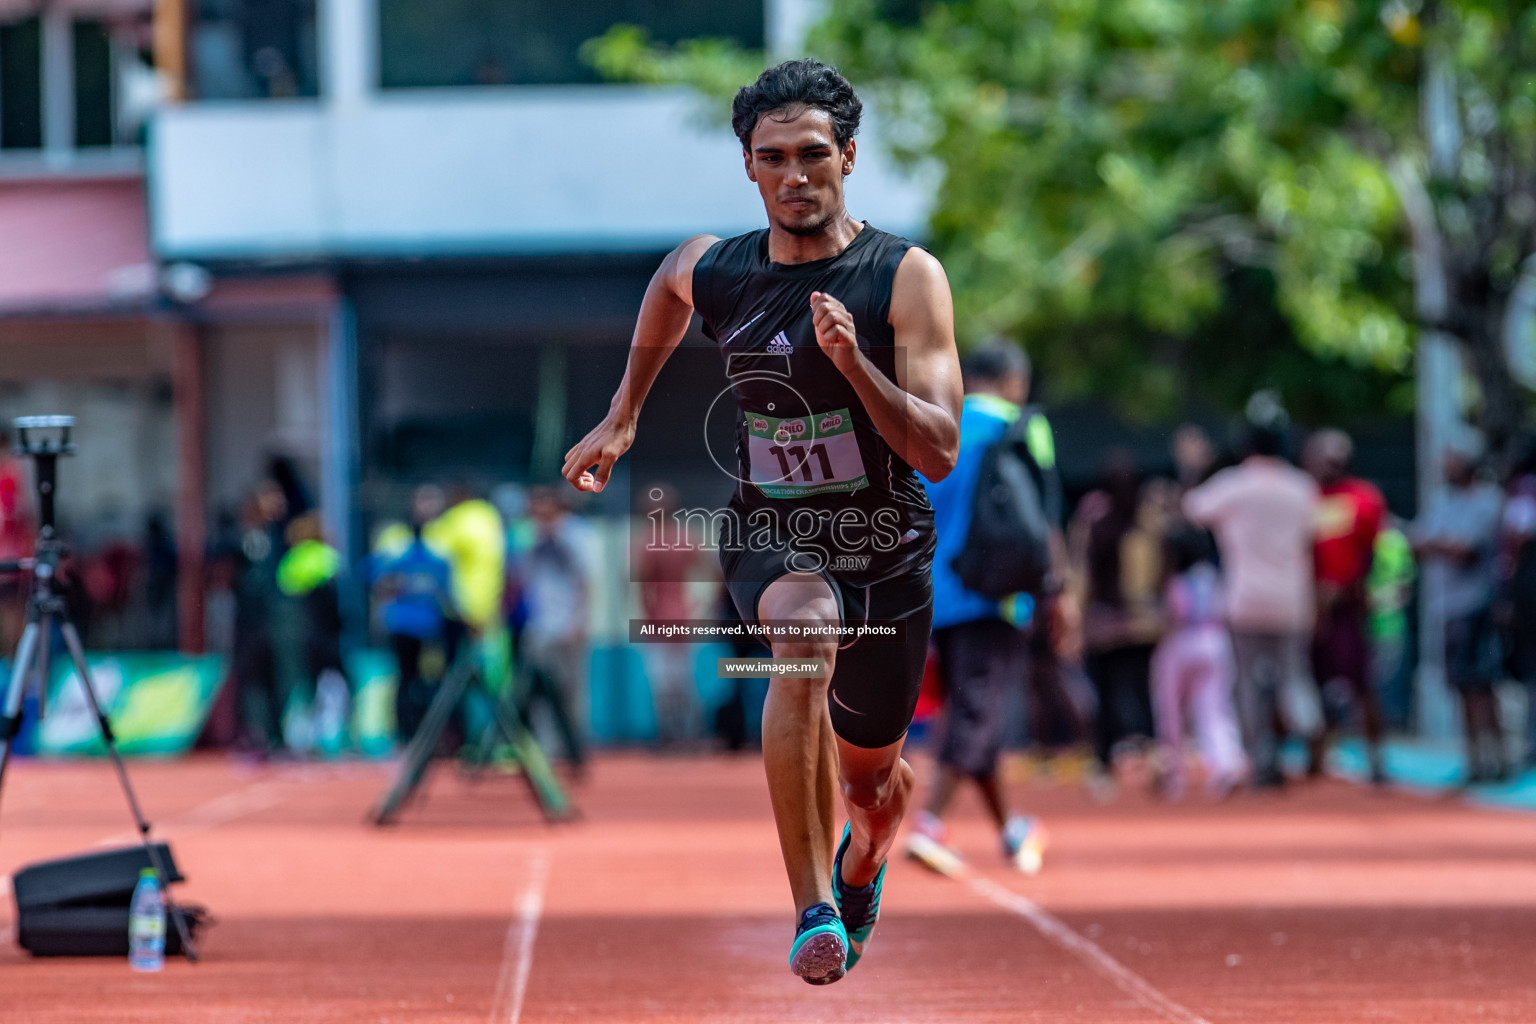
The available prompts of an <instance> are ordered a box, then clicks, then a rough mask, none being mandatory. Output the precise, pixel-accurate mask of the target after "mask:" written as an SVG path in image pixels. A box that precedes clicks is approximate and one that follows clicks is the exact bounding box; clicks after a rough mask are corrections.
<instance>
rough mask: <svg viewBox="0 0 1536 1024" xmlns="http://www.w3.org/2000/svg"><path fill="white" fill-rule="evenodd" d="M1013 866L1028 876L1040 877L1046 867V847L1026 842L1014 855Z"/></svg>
mask: <svg viewBox="0 0 1536 1024" xmlns="http://www.w3.org/2000/svg"><path fill="white" fill-rule="evenodd" d="M1013 866H1014V867H1015V868H1017V869H1018V870H1019V871H1022V872H1023V873H1024V874H1026V875H1038V874H1039V873H1040V869H1041V868H1042V867H1044V866H1045V847H1044V846H1043V845H1042V844H1040V843H1031V842H1026V843H1025V844H1024V845H1023V846H1021V847H1020V848H1019V852H1018V853H1016V854H1014V855H1013Z"/></svg>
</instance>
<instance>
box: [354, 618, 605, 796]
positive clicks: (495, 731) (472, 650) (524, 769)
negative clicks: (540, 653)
mask: <svg viewBox="0 0 1536 1024" xmlns="http://www.w3.org/2000/svg"><path fill="white" fill-rule="evenodd" d="M476 647H477V644H476V642H475V641H473V640H466V641H465V642H464V643H462V644H460V645H459V652H458V657H457V658H455V659H454V662H453V665H452V667H451V668H450V669H449V671H448V674H447V675H446V676H444V678H443V681H442V682H440V683H438V685H437V693H436V695H434V696H433V698H432V703H431V704H430V705H429V706H428V708H427V713H426V715H425V716H424V717H423V718H422V720H421V724H420V725H419V726H417V728H416V734H415V735H414V736H412V737H411V742H410V743H409V744H407V745H406V748H405V751H404V753H403V754H402V755H401V758H400V768H399V771H398V772H397V773H396V776H395V778H394V779H393V780H392V781H391V783H390V785H389V788H388V789H386V790H385V791H384V795H383V796H381V797H380V798H379V801H378V803H377V804H376V805H374V808H373V810H372V811H371V812H369V820H371V821H372V822H373V823H374V824H375V825H387V824H389V823H390V822H391V821H393V820H394V819H395V816H396V815H397V814H398V813H399V812H400V808H401V807H402V806H404V805H405V803H406V802H407V801H409V800H410V798H411V797H412V796H414V795H415V794H416V793H417V792H418V790H419V789H420V787H421V784H422V782H423V780H424V779H425V778H426V775H427V769H428V767H429V766H430V765H431V763H432V757H433V755H434V754H435V753H436V751H437V743H438V739H439V738H440V737H441V736H442V734H443V730H444V729H445V728H447V726H448V720H449V719H450V718H452V717H453V714H454V711H455V710H456V709H457V708H458V706H459V701H460V700H462V699H463V697H464V695H465V694H466V693H468V692H469V690H470V689H471V688H472V687H473V686H475V685H476V684H477V683H478V684H479V685H481V686H484V679H483V673H482V671H481V669H480V668H479V667H478V666H477V662H478V655H477V651H476ZM515 691H516V687H515V686H513V687H511V688H510V689H509V691H508V692H507V693H506V694H505V695H504V696H503V697H501V698H499V699H496V700H495V703H494V705H493V706H492V709H491V715H492V719H491V722H490V723H489V724H488V725H487V726H486V730H485V734H484V735H482V736H481V738H480V749H481V750H482V751H488V750H490V749H491V748H492V747H494V746H495V744H496V743H497V741H498V740H502V741H504V742H505V743H506V744H507V746H508V747H509V748H510V749H511V752H512V756H513V758H514V760H515V761H516V762H517V766H518V769H519V774H520V775H521V776H522V778H523V781H524V782H526V783H527V784H528V790H529V792H530V793H531V794H532V796H533V799H534V802H535V803H536V804H538V806H539V810H540V811H542V812H543V814H544V818H545V820H546V821H550V822H556V821H568V820H570V819H571V818H572V817H574V816H575V813H576V812H575V808H573V807H572V806H571V802H570V799H569V798H568V797H567V796H566V794H565V791H564V790H563V789H561V788H560V783H559V782H558V781H557V780H556V778H555V773H554V771H553V770H552V769H551V768H550V765H549V759H548V758H547V757H546V756H545V755H544V750H543V748H541V747H540V746H539V741H538V740H537V739H535V738H534V736H533V733H532V732H530V731H529V729H528V727H527V724H526V723H525V722H524V721H523V718H522V714H521V712H520V711H519V710H518V708H517V704H516V700H515Z"/></svg>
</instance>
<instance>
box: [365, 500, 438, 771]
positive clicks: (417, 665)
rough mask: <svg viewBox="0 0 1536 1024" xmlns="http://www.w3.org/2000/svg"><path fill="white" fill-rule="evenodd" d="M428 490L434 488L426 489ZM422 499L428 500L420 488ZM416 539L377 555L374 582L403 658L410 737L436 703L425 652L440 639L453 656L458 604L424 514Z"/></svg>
mask: <svg viewBox="0 0 1536 1024" xmlns="http://www.w3.org/2000/svg"><path fill="white" fill-rule="evenodd" d="M421 490H422V491H426V490H428V489H427V488H422V489H421ZM416 504H417V505H418V506H421V505H424V504H426V501H425V496H424V495H422V494H420V493H418V495H417V499H416ZM412 518H413V520H414V521H413V523H412V527H411V540H410V543H409V544H408V545H407V546H406V547H405V548H404V549H403V550H400V551H398V552H396V553H391V554H386V553H382V552H381V553H378V554H376V555H375V559H376V561H375V562H374V572H373V584H374V589H375V591H376V592H377V593H378V595H379V597H380V599H381V600H382V601H383V609H382V618H383V622H384V632H385V633H387V634H388V635H389V646H390V649H391V650H392V651H393V652H394V655H395V659H396V661H398V662H399V666H400V668H399V681H398V684H397V686H396V689H395V732H396V735H397V736H398V738H399V739H400V741H401V742H402V743H405V742H409V741H410V738H411V736H412V734H414V733H415V731H416V728H417V726H419V725H420V724H421V718H422V715H423V714H425V712H426V707H427V704H428V703H429V702H430V699H429V695H427V694H424V693H422V692H421V690H422V685H421V684H422V678H421V655H422V651H423V649H424V648H425V647H427V646H428V645H429V644H434V643H440V644H442V645H443V646H444V649H445V660H446V659H448V658H451V653H450V652H449V651H448V648H449V647H451V646H452V644H451V641H452V636H451V630H450V622H449V616H450V614H451V613H452V608H453V573H452V569H451V568H450V567H449V565H448V561H447V559H445V558H443V557H442V556H441V555H439V554H437V553H436V552H434V551H433V550H432V549H431V548H430V547H428V546H427V544H426V542H425V541H424V540H422V535H421V531H422V525H423V523H424V522H425V521H426V519H424V518H423V516H422V515H421V514H420V512H419V510H418V512H417V514H415V515H413V517H412Z"/></svg>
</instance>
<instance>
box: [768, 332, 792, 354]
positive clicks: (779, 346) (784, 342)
mask: <svg viewBox="0 0 1536 1024" xmlns="http://www.w3.org/2000/svg"><path fill="white" fill-rule="evenodd" d="M794 351H795V346H793V345H791V344H790V343H789V336H788V335H786V334H785V333H784V332H783V331H780V332H779V333H778V334H775V335H774V336H773V340H772V341H770V342H769V343H768V354H769V355H771V356H787V355H793V354H794Z"/></svg>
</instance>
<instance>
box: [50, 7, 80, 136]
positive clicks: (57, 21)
mask: <svg viewBox="0 0 1536 1024" xmlns="http://www.w3.org/2000/svg"><path fill="white" fill-rule="evenodd" d="M42 18H43V44H42V45H43V155H44V159H45V160H47V161H48V162H49V163H50V164H54V165H61V164H67V163H69V161H70V160H71V159H72V158H73V156H74V148H75V40H74V32H73V27H74V22H73V21H72V20H71V18H70V16H69V12H68V11H66V10H65V9H64V8H63V6H62V5H61V4H48V5H46V6H45V7H44V8H43V15H42Z"/></svg>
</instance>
